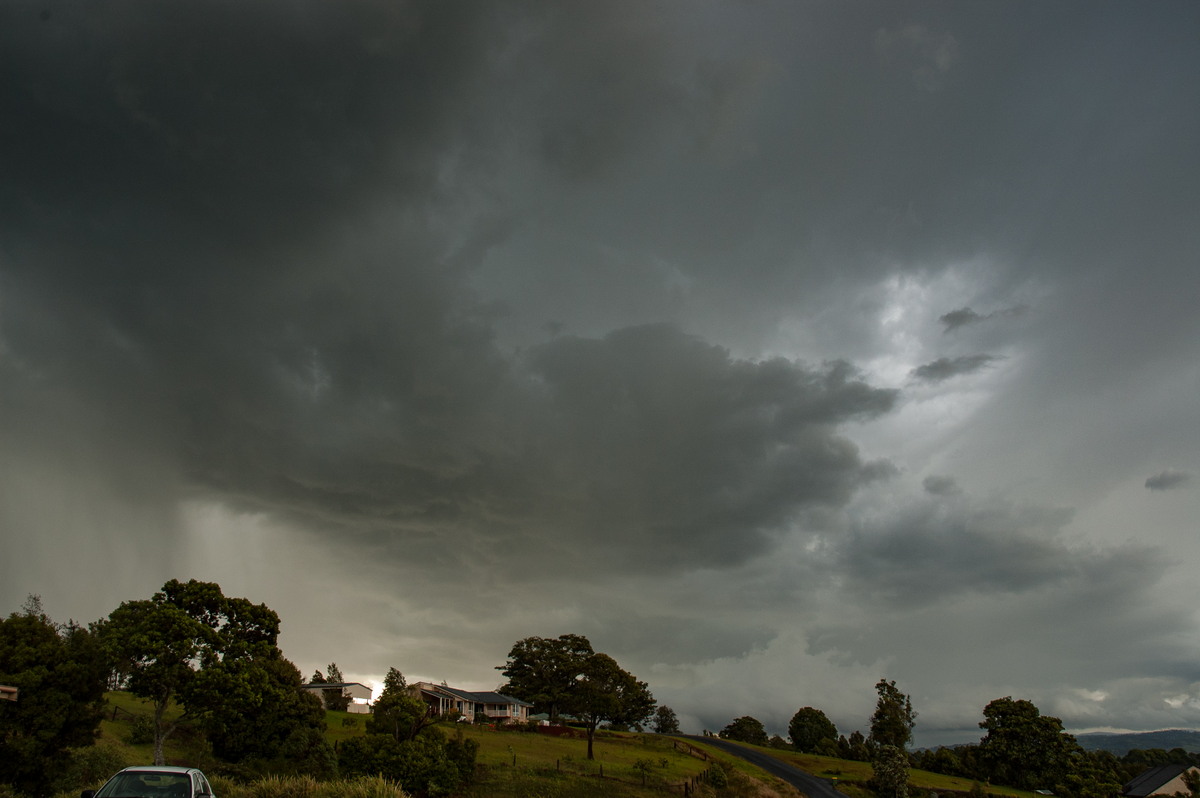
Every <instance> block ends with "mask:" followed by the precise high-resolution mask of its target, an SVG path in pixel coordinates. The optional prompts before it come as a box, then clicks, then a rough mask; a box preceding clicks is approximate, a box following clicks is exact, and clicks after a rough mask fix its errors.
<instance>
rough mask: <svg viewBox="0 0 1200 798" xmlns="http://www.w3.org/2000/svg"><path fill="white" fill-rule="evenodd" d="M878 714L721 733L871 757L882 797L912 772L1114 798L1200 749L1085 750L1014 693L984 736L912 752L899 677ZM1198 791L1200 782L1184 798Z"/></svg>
mask: <svg viewBox="0 0 1200 798" xmlns="http://www.w3.org/2000/svg"><path fill="white" fill-rule="evenodd" d="M875 690H876V693H877V701H876V707H875V712H874V713H873V714H872V715H871V717H870V719H869V721H868V727H869V732H868V734H866V735H864V734H863V733H862V732H860V731H857V730H856V731H854V732H852V733H851V734H850V735H849V736H846V735H844V734H838V731H837V727H836V726H835V725H834V724H833V722H832V721H830V720H829V718H828V717H827V716H826V715H825V713H824V712H823V711H821V710H820V709H816V708H814V707H807V706H806V707H801V708H800V709H798V710H797V711H796V713H795V714H794V715H793V716H792V719H791V721H790V722H789V724H788V734H789V738H790V740H784V739H783V738H782V737H780V736H778V735H775V736H773V737H768V735H767V731H766V729H765V727H764V726H763V724H762V723H761V722H760V721H758V720H757V719H756V718H753V717H751V716H743V717H740V718H736V719H735V720H733V721H731V722H730V723H729V724H728V725H727V726H725V728H723V729H722V730H721V731H720V732H718V735H719V736H720V737H723V738H725V739H731V740H738V741H741V742H747V743H752V744H755V745H764V746H772V747H776V748H787V749H791V750H796V751H800V752H802V753H809V754H819V755H822V756H829V757H836V758H839V759H849V760H854V761H860V762H870V763H871V765H872V767H873V770H874V774H875V775H874V778H873V783H872V785H871V786H872V788H873V789H874V790H875V792H876V794H877V795H878V796H880V798H906V796H907V794H908V769H909V768H919V769H921V770H926V771H929V772H932V773H941V774H944V775H947V776H958V777H961V778H966V779H971V780H973V781H975V782H976V783H977V785H978V786H979V789H978V792H979V793H980V794H983V793H984V792H986V790H985V789H984V787H983V785H987V784H999V785H1004V786H1007V787H1017V788H1019V789H1024V790H1030V791H1033V790H1046V791H1049V792H1051V793H1053V794H1054V795H1056V796H1059V798H1110V796H1112V795H1116V794H1117V793H1118V792H1119V791H1120V788H1121V785H1123V784H1125V783H1127V782H1129V781H1130V780H1132V779H1133V778H1134V777H1135V776H1137V775H1138V774H1139V773H1141V772H1142V771H1144V770H1146V769H1147V768H1150V767H1155V766H1159V765H1165V764H1182V765H1189V766H1190V765H1197V766H1200V754H1197V753H1189V752H1187V751H1184V750H1183V749H1182V748H1176V749H1173V750H1171V751H1164V750H1161V749H1150V750H1137V749H1135V750H1131V751H1129V752H1128V753H1127V754H1125V755H1124V756H1122V757H1117V756H1116V755H1114V754H1112V753H1110V752H1108V751H1087V750H1084V748H1083V747H1082V746H1080V745H1079V743H1078V742H1077V741H1076V739H1075V737H1074V736H1072V735H1071V734H1069V733H1067V732H1066V730H1065V729H1064V728H1063V725H1062V721H1061V720H1060V719H1059V718H1056V717H1053V716H1051V715H1043V714H1042V713H1041V711H1040V710H1039V709H1038V708H1037V706H1035V705H1034V704H1033V702H1031V701H1028V700H1025V699H1014V698H1013V697H1011V696H1005V697H1003V698H997V699H995V700H993V701H991V702H989V703H988V704H987V706H985V707H984V708H983V720H982V721H980V723H979V727H980V729H982V730H983V732H984V734H983V736H982V738H981V739H980V741H979V742H978V743H977V744H971V745H957V746H953V747H940V748H936V749H925V750H921V751H915V752H909V751H908V750H907V747H908V745H909V743H911V741H912V730H913V728H914V727H915V723H916V717H917V713H916V712H915V711H914V710H913V706H912V700H911V698H910V697H909V696H908V695H906V694H905V693H903V692H902V691H901V690H899V689H898V688H897V687H896V683H895V682H894V681H888V680H885V679H881V680H880V681H879V682H878V683H877V684H876V685H875ZM1198 796H1200V781H1197V783H1196V786H1195V787H1189V792H1188V794H1187V795H1186V796H1182V795H1181V796H1178V798H1197V797H1198Z"/></svg>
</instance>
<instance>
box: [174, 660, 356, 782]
mask: <svg viewBox="0 0 1200 798" xmlns="http://www.w3.org/2000/svg"><path fill="white" fill-rule="evenodd" d="M300 685H301V676H300V671H299V669H297V668H296V666H295V665H293V664H292V663H291V662H289V661H288V660H286V659H284V658H283V655H282V654H281V653H280V652H279V650H278V649H273V650H272V651H270V652H268V653H265V654H264V655H262V656H258V657H255V658H252V659H250V658H239V659H233V660H227V661H224V662H222V663H221V666H220V667H214V668H207V669H205V670H204V671H201V672H200V673H199V674H197V676H196V680H195V682H194V684H193V686H192V688H191V689H190V690H189V695H190V697H191V699H192V702H193V703H192V707H193V709H195V708H196V705H197V702H198V701H201V700H202V706H203V708H204V711H203V713H202V714H201V716H200V725H201V727H202V728H203V729H204V731H205V733H206V736H207V737H208V741H209V744H210V745H212V749H213V753H214V754H216V755H217V756H218V757H220V758H221V759H223V760H225V761H227V762H233V763H237V764H242V765H244V766H247V767H249V768H251V769H253V770H256V771H259V772H263V773H286V774H294V773H304V774H307V775H311V776H314V777H317V778H321V777H326V776H331V775H333V774H334V773H335V772H336V770H337V758H336V755H335V754H334V751H333V748H332V747H331V746H330V745H329V743H327V742H326V741H325V710H324V709H323V708H322V706H321V700H320V699H319V698H317V697H316V696H315V695H313V694H312V693H309V692H307V691H304V690H301V689H300Z"/></svg>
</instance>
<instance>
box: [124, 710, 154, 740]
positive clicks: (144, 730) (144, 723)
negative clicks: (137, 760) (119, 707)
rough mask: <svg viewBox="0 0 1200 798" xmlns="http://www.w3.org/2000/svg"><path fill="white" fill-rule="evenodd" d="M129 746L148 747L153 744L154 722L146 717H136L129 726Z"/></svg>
mask: <svg viewBox="0 0 1200 798" xmlns="http://www.w3.org/2000/svg"><path fill="white" fill-rule="evenodd" d="M126 739H127V740H129V744H130V745H148V744H150V743H152V742H154V721H153V720H151V719H150V718H149V716H147V715H136V716H134V719H133V720H132V721H131V722H130V724H129V737H127V738H126Z"/></svg>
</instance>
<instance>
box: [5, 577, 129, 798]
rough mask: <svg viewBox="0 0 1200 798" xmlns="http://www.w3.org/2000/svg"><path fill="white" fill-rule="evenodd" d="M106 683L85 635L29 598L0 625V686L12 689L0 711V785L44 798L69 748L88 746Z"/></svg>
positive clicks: (95, 647) (100, 655) (104, 667)
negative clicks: (15, 693) (15, 692)
mask: <svg viewBox="0 0 1200 798" xmlns="http://www.w3.org/2000/svg"><path fill="white" fill-rule="evenodd" d="M107 677H108V664H107V662H106V660H105V657H104V652H103V650H102V649H101V647H100V645H99V643H98V642H97V640H96V639H95V637H94V636H93V635H92V634H91V632H89V631H88V630H87V629H84V628H83V627H81V626H78V625H76V624H74V623H68V624H66V625H61V626H60V625H58V624H55V623H54V622H53V621H51V620H50V618H49V617H48V616H47V615H46V614H45V613H44V612H42V608H41V602H40V600H39V599H38V598H37V597H36V596H31V597H30V598H29V600H28V601H27V602H26V604H25V607H24V609H23V611H22V612H20V613H13V614H11V615H9V616H8V618H0V684H6V685H9V686H12V687H16V688H18V689H19V690H20V698H19V700H18V701H16V702H12V703H9V702H4V704H5V705H4V706H3V707H0V782H2V783H5V784H11V785H13V786H14V787H16V788H17V789H18V790H20V791H21V792H23V793H25V794H27V795H30V796H34V798H40V796H43V795H47V794H49V793H50V792H52V791H53V789H52V782H53V776H54V774H56V773H58V772H60V771H62V770H63V769H64V766H65V763H66V762H67V760H68V758H69V751H70V749H71V748H74V747H80V746H88V745H91V744H92V742H93V741H94V739H95V734H96V731H97V729H98V728H99V726H100V718H101V716H102V713H103V701H104V691H105V687H106V682H107Z"/></svg>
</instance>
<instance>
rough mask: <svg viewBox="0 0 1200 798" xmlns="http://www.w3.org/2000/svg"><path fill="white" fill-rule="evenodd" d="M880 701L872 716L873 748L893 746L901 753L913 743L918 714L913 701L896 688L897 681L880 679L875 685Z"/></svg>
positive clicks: (871, 737) (876, 704)
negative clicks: (914, 709)
mask: <svg viewBox="0 0 1200 798" xmlns="http://www.w3.org/2000/svg"><path fill="white" fill-rule="evenodd" d="M875 692H876V693H878V696H879V697H878V700H877V701H876V703H875V713H874V714H873V715H871V736H870V738H869V739H870V742H871V744H872V746H880V745H892V746H895V747H896V748H899V749H900V750H901V751H903V750H904V749H905V747H906V746H908V744H909V742H911V741H912V730H913V726H915V725H916V718H917V713H916V712H914V711H913V706H912V700H911V699H910V698H909V697H908V696H907V695H905V694H904V693H902V692H901V691H900V689H899V688H897V687H896V682H895V681H888V680H886V679H880V680H879V683H878V684H876V685H875Z"/></svg>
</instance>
